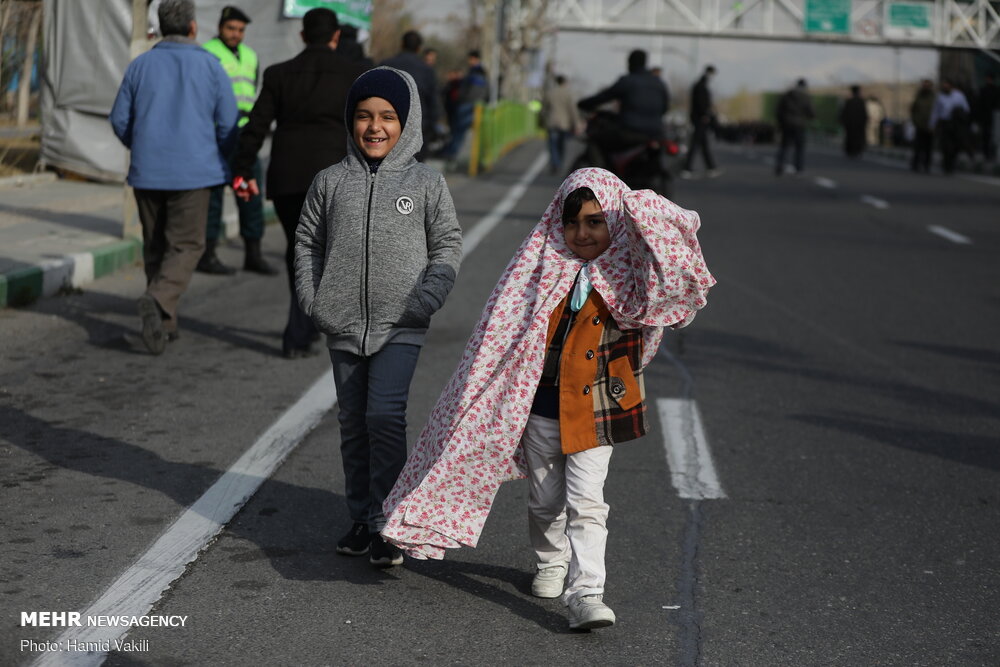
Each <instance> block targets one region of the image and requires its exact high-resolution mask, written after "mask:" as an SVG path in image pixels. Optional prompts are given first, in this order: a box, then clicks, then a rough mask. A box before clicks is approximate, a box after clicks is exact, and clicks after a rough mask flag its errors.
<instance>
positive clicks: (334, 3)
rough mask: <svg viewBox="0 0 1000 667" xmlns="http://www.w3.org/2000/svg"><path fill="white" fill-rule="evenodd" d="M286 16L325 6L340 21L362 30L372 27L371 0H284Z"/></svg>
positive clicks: (298, 14) (296, 16)
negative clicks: (333, 12) (334, 13)
mask: <svg viewBox="0 0 1000 667" xmlns="http://www.w3.org/2000/svg"><path fill="white" fill-rule="evenodd" d="M284 2H285V6H284V12H283V13H284V15H285V17H286V18H299V17H301V16H303V15H304V14H305V13H306V12H307V11H309V10H310V9H315V8H316V7H326V8H327V9H332V10H333V11H335V12H336V13H337V19H338V20H339V21H340V22H341V23H348V24H350V25H353V26H356V27H357V28H360V29H363V30H371V28H372V0H284Z"/></svg>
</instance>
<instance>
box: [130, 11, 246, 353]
mask: <svg viewBox="0 0 1000 667" xmlns="http://www.w3.org/2000/svg"><path fill="white" fill-rule="evenodd" d="M157 15H158V17H159V19H160V31H161V33H162V34H163V39H162V40H161V41H160V42H159V43H157V44H156V46H154V47H153V48H152V49H150V50H149V51H148V52H146V53H143V54H142V55H140V56H139V57H138V58H136V59H135V60H133V61H132V62H131V63H129V66H128V68H127V69H126V70H125V77H124V79H123V80H122V83H121V87H120V88H119V89H118V94H117V96H116V97H115V101H114V105H113V106H112V107H111V115H110V121H111V126H112V129H113V130H114V132H115V136H117V137H118V139H119V140H121V142H122V143H123V144H124V145H125V147H126V148H128V149H129V150H131V151H132V154H131V160H130V162H129V169H128V183H129V185H131V186H132V187H133V188H134V189H135V201H136V204H137V205H138V208H139V220H140V222H141V223H142V259H143V263H144V264H145V269H146V292H145V294H143V295H142V296H141V297H140V298H139V302H138V304H137V305H138V308H139V316H140V317H141V318H142V341H143V343H145V345H146V347H147V348H148V349H149V351H150V352H152V353H153V354H163V351H164V349H165V348H166V344H167V342H168V341H170V340H174V339H176V338H177V336H178V335H179V334H178V330H177V303H178V301H180V298H181V296H182V295H183V294H184V291H185V290H186V289H187V286H188V283H189V282H190V281H191V274H192V273H193V272H194V267H195V265H196V264H197V263H198V259H199V258H200V257H201V254H202V252H203V251H204V250H205V222H206V220H207V217H208V198H209V188H212V187H214V186H216V185H219V184H221V183H225V182H226V181H227V180H228V177H229V166H228V164H227V163H226V155H228V154H229V153H230V151H231V150H232V147H233V146H234V145H235V142H236V132H237V128H236V123H237V121H238V120H239V112H238V111H237V109H236V98H235V97H234V96H233V86H232V83H231V82H230V80H229V77H228V76H227V75H226V71H225V70H224V69H222V65H220V64H219V61H218V60H216V58H215V56H213V55H212V54H211V53H209V52H208V51H206V50H204V49H203V48H201V47H200V46H198V43H197V42H195V41H194V38H195V36H196V35H197V34H198V24H197V23H196V22H195V8H194V2H193V0H163V2H161V3H160V6H159V8H158V9H157Z"/></svg>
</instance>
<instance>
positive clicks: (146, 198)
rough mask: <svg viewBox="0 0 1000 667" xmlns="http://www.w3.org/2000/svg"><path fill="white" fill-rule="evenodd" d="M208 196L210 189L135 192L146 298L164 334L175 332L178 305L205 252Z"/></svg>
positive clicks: (137, 190) (138, 190)
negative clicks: (155, 307)
mask: <svg viewBox="0 0 1000 667" xmlns="http://www.w3.org/2000/svg"><path fill="white" fill-rule="evenodd" d="M209 192H210V190H209V188H199V189H197V190H140V189H138V188H136V190H135V202H136V204H137V205H138V208H139V221H140V222H142V261H143V263H144V264H145V268H146V294H148V295H150V296H151V297H153V299H155V300H156V303H157V304H158V305H159V306H160V310H161V311H162V313H163V328H164V330H165V331H176V330H177V302H178V301H179V300H180V298H181V295H182V294H184V291H185V290H186V289H187V286H188V283H190V282H191V274H192V273H194V267H195V266H196V265H197V264H198V260H199V259H200V258H201V256H202V253H204V252H205V221H206V219H207V217H208V197H209Z"/></svg>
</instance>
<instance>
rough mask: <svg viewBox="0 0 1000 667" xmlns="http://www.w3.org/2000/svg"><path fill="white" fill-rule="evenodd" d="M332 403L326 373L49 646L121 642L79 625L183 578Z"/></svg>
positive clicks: (121, 633) (499, 213) (135, 605)
mask: <svg viewBox="0 0 1000 667" xmlns="http://www.w3.org/2000/svg"><path fill="white" fill-rule="evenodd" d="M546 160H547V156H546V153H545V152H544V151H543V152H542V153H541V154H539V156H538V158H537V159H536V160H535V162H534V163H532V165H531V167H530V168H529V169H528V171H527V173H526V174H525V175H524V176H523V177H521V179H520V180H519V181H518V182H517V184H516V185H515V186H514V187H512V188H511V189H510V191H509V192H508V193H507V195H506V196H505V197H504V198H503V199H502V200H500V202H498V203H497V205H496V206H494V207H493V209H491V210H490V212H489V213H487V214H486V215H485V216H484V217H483V218H481V219H480V220H479V222H478V223H476V225H475V226H474V227H473V228H472V230H471V231H470V232H469V234H467V235H466V236H465V239H464V252H465V254H466V255H467V254H469V253H471V252H472V251H473V250H474V249H475V247H476V246H477V245H479V243H480V242H481V241H482V240H483V238H485V236H486V235H487V234H488V233H489V232H490V230H492V229H493V227H495V226H496V225H497V224H498V223H499V222H500V221H501V220H502V219H503V217H504V216H506V215H507V214H508V213H510V211H511V209H513V208H514V206H515V205H516V204H517V202H518V201H520V199H521V197H522V196H524V193H525V191H526V190H527V188H528V186H529V185H530V184H531V182H532V181H533V180H534V179H535V177H536V176H538V174H539V172H541V170H542V169H543V168H544V167H545V164H546ZM336 403H337V389H336V386H335V385H334V382H333V374H332V373H331V372H330V371H327V372H325V373H323V375H322V376H321V377H320V378H319V379H318V380H316V381H315V382H314V383H313V385H312V387H310V388H309V389H308V390H307V391H306V393H305V394H304V395H303V396H302V397H301V398H300V399H299V400H298V401H297V402H296V403H295V404H294V405H292V406H291V407H290V408H289V409H288V410H287V411H285V413H284V414H283V415H282V416H281V417H280V418H279V419H278V420H277V421H276V422H275V423H274V424H273V425H272V426H271V427H270V428H269V429H268V430H267V431H265V433H264V434H263V435H262V436H260V438H259V439H258V440H257V442H256V443H254V445H253V446H251V447H250V449H248V450H247V451H246V452H245V453H244V454H243V456H241V457H240V459H239V460H238V461H236V463H234V464H233V466H232V467H231V468H230V469H229V470H227V471H226V472H225V473H223V475H222V477H220V478H219V479H218V480H217V481H216V482H215V484H213V485H212V486H211V487H210V488H209V489H208V490H207V491H206V492H205V493H204V494H203V495H202V496H201V497H200V498H199V499H198V500H196V501H195V503H194V504H193V505H191V507H189V508H188V509H187V510H185V511H184V513H183V514H181V515H180V517H179V518H178V519H177V520H176V521H174V523H173V525H171V526H170V527H169V528H167V530H166V531H164V532H163V534H161V535H160V537H159V538H158V539H157V540H156V542H154V543H153V545H152V546H151V547H150V548H149V549H148V550H147V551H146V553H144V554H143V555H141V556H139V558H138V559H137V560H136V562H135V563H134V564H133V565H132V566H131V567H130V568H129V569H128V570H126V571H125V572H124V573H123V574H122V575H121V576H120V577H118V580H117V581H115V582H114V583H113V584H111V586H110V587H109V588H108V589H107V590H106V591H105V592H104V593H103V594H102V595H101V596H100V597H99V598H98V599H97V600H96V601H95V602H93V603H92V604H91V605H90V606H89V607H88V608H87V610H86V611H84V612H82V613H81V617H82V618H81V622H82V623H83V625H82V626H81V627H79V628H76V627H73V628H70V629H68V630H66V631H64V632H63V633H62V634H61V635H59V637H58V638H56V639H55V640H54V641H55V642H56V643H57V644H58V645H59V646H66V642H67V641H68V640H74V641H76V642H77V644H82V643H84V642H111V643H112V645H114V641H115V640H120V639H122V638H124V637H125V635H126V634H128V631H129V628H128V627H114V626H94V627H89V626H87V624H86V620H85V619H86V618H87V617H89V616H144V615H145V614H146V613H148V612H149V610H150V609H152V607H153V605H154V604H156V602H157V601H158V600H159V599H160V597H161V596H162V595H163V592H164V591H166V590H167V588H168V587H169V586H170V585H171V584H172V583H173V582H174V581H175V580H176V579H178V578H179V577H180V576H181V575H182V574H184V570H185V568H186V567H187V566H188V565H189V564H190V563H192V562H193V561H194V560H195V559H197V558H198V554H199V553H201V551H202V549H204V548H205V547H206V546H207V545H208V543H209V542H211V541H212V540H213V539H214V538H215V536H216V535H218V534H219V533H220V532H221V531H222V529H223V528H224V527H225V525H226V524H227V523H229V520H230V519H232V518H233V516H234V515H235V514H236V513H237V512H238V511H239V510H240V509H241V508H242V507H243V505H245V504H246V503H247V501H248V500H250V498H251V497H253V494H254V493H256V492H257V489H259V488H260V486H261V484H263V483H264V481H265V480H266V479H267V478H269V477H270V476H271V475H272V474H273V473H274V471H275V470H277V469H278V467H279V466H280V465H281V464H282V462H284V460H285V459H286V458H287V457H288V455H289V454H290V453H291V452H292V451H293V450H294V449H295V448H296V447H297V446H298V445H299V443H301V442H302V440H303V439H304V438H305V436H306V435H308V434H309V432H310V431H312V429H313V428H315V427H316V425H317V424H319V422H320V420H321V419H322V418H323V416H324V415H325V414H326V413H327V412H329V411H330V410H331V409H332V408H333V406H334V405H336ZM106 657H107V654H106V653H105V652H84V651H80V652H49V653H45V654H43V655H41V656H39V657H38V659H36V660H35V661H34V662H33V663H32V666H33V667H43V666H44V667H49V666H56V665H59V666H64V665H71V666H73V667H84V666H86V667H90V666H94V667H97V666H98V665H101V664H102V663H103V662H104V660H105V658H106Z"/></svg>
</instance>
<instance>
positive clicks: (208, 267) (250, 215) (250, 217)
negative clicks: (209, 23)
mask: <svg viewBox="0 0 1000 667" xmlns="http://www.w3.org/2000/svg"><path fill="white" fill-rule="evenodd" d="M249 23H250V17H249V16H247V15H246V14H245V13H244V12H243V11H241V10H240V9H239V8H238V7H233V6H231V5H230V6H226V7H223V8H222V14H221V15H220V16H219V34H218V36H216V37H214V38H212V39H210V40H209V41H207V42H205V44H204V45H203V47H204V48H205V50H206V51H208V52H209V53H211V54H212V55H214V56H215V57H216V58H218V59H219V62H220V63H221V64H222V68H223V69H224V70H226V74H228V75H229V79H230V81H232V84H233V94H234V95H235V96H236V106H237V108H238V109H239V112H240V121H239V126H240V127H243V126H244V125H246V123H247V120H248V117H249V115H250V110H251V109H253V105H254V101H255V100H256V99H257V78H258V74H259V71H260V67H259V64H258V61H257V54H256V53H254V51H253V49H251V48H250V47H249V46H247V45H246V44H244V43H243V39H244V37H245V35H246V28H247V24H249ZM254 175H255V176H257V178H260V164H259V163H257V164H255V165H254ZM224 192H225V186H224V185H220V186H218V187H215V188H212V194H211V199H210V200H209V207H208V224H207V225H206V229H205V254H203V255H202V256H201V260H200V261H199V262H198V271H200V272H202V273H211V274H216V275H230V274H232V273H235V272H236V270H235V269H232V268H230V267H228V266H226V265H225V264H223V263H222V262H221V261H220V260H219V258H218V256H217V255H216V254H215V246H216V244H217V243H218V241H219V237H220V236H221V235H222V198H223V194H224ZM236 205H237V208H238V210H239V216H240V236H242V237H243V244H244V247H245V250H246V256H245V259H244V262H243V269H244V270H245V271H255V272H257V273H263V274H266V275H276V274H277V273H278V271H277V269H275V268H274V267H272V266H271V265H270V264H268V263H267V262H266V261H265V260H264V257H263V256H262V255H261V251H260V240H261V238H262V237H263V236H264V203H263V199H262V198H261V196H260V195H257V196H254V197H251V198H250V200H249V201H243V200H242V199H240V198H239V197H237V198H236Z"/></svg>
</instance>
